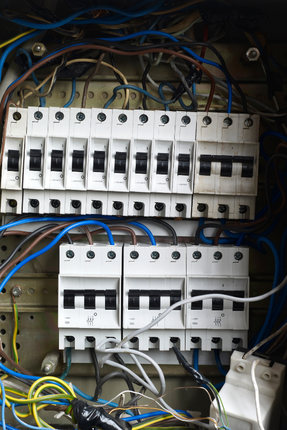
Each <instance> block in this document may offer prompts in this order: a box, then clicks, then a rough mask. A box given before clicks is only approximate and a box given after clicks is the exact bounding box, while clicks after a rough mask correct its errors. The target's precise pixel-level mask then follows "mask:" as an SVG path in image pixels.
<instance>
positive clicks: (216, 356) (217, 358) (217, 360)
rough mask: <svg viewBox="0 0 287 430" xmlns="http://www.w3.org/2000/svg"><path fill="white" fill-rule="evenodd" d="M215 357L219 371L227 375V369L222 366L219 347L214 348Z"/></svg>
mask: <svg viewBox="0 0 287 430" xmlns="http://www.w3.org/2000/svg"><path fill="white" fill-rule="evenodd" d="M214 357H215V361H216V366H217V368H218V370H219V372H220V373H221V374H222V375H223V376H226V375H227V371H226V370H225V369H224V367H223V366H222V363H221V360H220V353H219V349H215V350H214Z"/></svg>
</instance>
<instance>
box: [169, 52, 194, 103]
mask: <svg viewBox="0 0 287 430" xmlns="http://www.w3.org/2000/svg"><path fill="white" fill-rule="evenodd" d="M169 64H170V65H171V68H172V69H173V70H174V71H175V73H177V75H178V76H179V78H180V80H181V82H182V85H183V86H184V88H185V91H186V92H187V94H188V96H189V98H190V100H191V101H192V106H193V109H192V110H195V111H197V109H198V103H197V101H196V97H195V95H194V94H193V93H192V91H191V89H190V88H189V86H188V83H187V82H186V79H185V77H184V75H183V73H182V72H181V71H180V70H179V69H178V68H177V67H176V65H175V63H174V61H173V60H170V62H169Z"/></svg>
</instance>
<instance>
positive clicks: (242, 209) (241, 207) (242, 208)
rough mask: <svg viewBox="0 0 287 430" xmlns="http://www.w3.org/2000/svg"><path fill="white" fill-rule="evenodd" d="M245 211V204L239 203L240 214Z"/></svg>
mask: <svg viewBox="0 0 287 430" xmlns="http://www.w3.org/2000/svg"><path fill="white" fill-rule="evenodd" d="M246 212H247V206H245V205H240V206H239V213H240V214H245V213H246Z"/></svg>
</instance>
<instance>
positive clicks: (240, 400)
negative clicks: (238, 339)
mask: <svg viewBox="0 0 287 430" xmlns="http://www.w3.org/2000/svg"><path fill="white" fill-rule="evenodd" d="M255 360H258V357H255V356H253V355H251V356H249V357H248V358H247V359H244V353H243V352H240V351H234V352H233V354H232V356H231V361H230V370H229V372H228V373H227V375H226V377H225V384H224V386H223V387H222V389H221V390H220V397H221V399H222V403H223V404H224V409H225V412H226V415H227V418H228V422H229V427H230V428H231V429H232V430H242V429H244V430H245V429H246V430H258V429H259V425H258V420H257V414H256V406H255V396H254V386H253V383H252V379H251V367H252V363H253V362H254V361H255ZM284 377H285V365H283V364H279V363H276V362H275V363H274V362H270V361H268V360H265V359H263V358H260V361H259V363H258V364H257V366H256V368H255V380H256V384H257V385H258V390H259V408H260V415H261V419H262V424H263V427H264V429H265V430H279V428H280V416H281V404H282V403H281V402H282V394H283V387H284ZM216 412H217V413H218V411H217V404H216V401H214V402H213V404H212V406H211V408H210V417H213V418H215V419H216Z"/></svg>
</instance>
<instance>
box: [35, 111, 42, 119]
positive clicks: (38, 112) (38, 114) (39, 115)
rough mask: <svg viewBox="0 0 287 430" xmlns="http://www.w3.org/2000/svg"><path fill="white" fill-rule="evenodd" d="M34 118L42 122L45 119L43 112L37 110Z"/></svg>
mask: <svg viewBox="0 0 287 430" xmlns="http://www.w3.org/2000/svg"><path fill="white" fill-rule="evenodd" d="M34 118H35V119H36V120H37V121H40V120H41V119H42V118H43V114H42V112H40V111H39V110H37V111H36V112H34Z"/></svg>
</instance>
